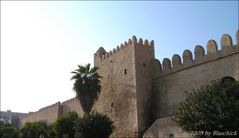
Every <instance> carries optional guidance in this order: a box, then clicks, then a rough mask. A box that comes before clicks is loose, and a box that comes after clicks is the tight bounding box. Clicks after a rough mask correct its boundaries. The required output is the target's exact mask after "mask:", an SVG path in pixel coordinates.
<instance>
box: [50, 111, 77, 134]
mask: <svg viewBox="0 0 239 138" xmlns="http://www.w3.org/2000/svg"><path fill="white" fill-rule="evenodd" d="M77 119H78V115H77V113H76V112H68V113H66V114H65V115H63V116H61V117H60V118H58V119H57V120H56V122H55V123H54V127H53V130H51V131H50V133H51V135H52V136H53V135H56V136H58V137H63V136H64V135H68V136H69V137H70V138H72V137H74V134H75V131H74V130H73V127H74V125H75V121H76V120H77Z"/></svg>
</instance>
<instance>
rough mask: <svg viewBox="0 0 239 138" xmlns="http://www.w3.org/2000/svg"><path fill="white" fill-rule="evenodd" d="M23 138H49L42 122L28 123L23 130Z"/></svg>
mask: <svg viewBox="0 0 239 138" xmlns="http://www.w3.org/2000/svg"><path fill="white" fill-rule="evenodd" d="M21 133H22V137H23V138H38V137H40V136H44V137H47V129H46V128H45V127H44V125H43V124H42V122H31V123H30V122H28V123H26V124H25V125H24V126H23V127H22V128H21Z"/></svg>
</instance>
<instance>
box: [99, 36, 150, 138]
mask: <svg viewBox="0 0 239 138" xmlns="http://www.w3.org/2000/svg"><path fill="white" fill-rule="evenodd" d="M153 59H154V42H153V41H151V42H150V43H149V42H148V40H145V41H143V40H142V39H141V38H140V39H139V40H138V41H137V39H136V37H135V36H133V37H132V39H129V40H128V42H125V43H124V44H121V45H120V46H117V48H116V49H115V48H114V49H113V51H110V52H107V51H105V50H104V48H102V47H100V48H99V50H98V51H97V52H96V53H95V54H94V64H95V66H97V67H99V70H98V71H99V74H100V75H101V76H102V77H103V78H102V80H101V85H102V90H101V94H100V96H99V99H98V101H97V102H96V103H95V105H94V110H97V111H99V112H103V113H105V114H107V115H108V116H110V117H111V118H112V119H113V121H114V124H115V126H116V131H115V132H114V133H113V135H112V137H114V136H117V137H138V136H142V134H143V133H144V131H145V130H146V129H147V128H148V126H149V125H150V123H151V120H150V113H151V93H152V92H151V91H152V68H153V67H152V61H153Z"/></svg>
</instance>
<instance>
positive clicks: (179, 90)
mask: <svg viewBox="0 0 239 138" xmlns="http://www.w3.org/2000/svg"><path fill="white" fill-rule="evenodd" d="M238 34H239V32H238V31H237V38H236V40H237V44H236V45H233V43H232V39H231V36H229V35H227V34H225V35H223V36H222V38H221V46H222V48H221V49H220V50H218V46H217V43H216V42H215V41H214V40H209V41H208V44H207V53H205V50H204V48H203V47H202V46H196V47H195V51H194V58H193V54H192V52H191V51H189V50H185V51H184V53H183V55H182V58H181V57H180V56H179V55H177V54H175V55H173V58H172V61H171V60H170V59H168V58H165V59H164V60H163V62H162V64H161V63H160V61H158V60H157V59H155V57H154V41H151V42H150V43H149V42H148V40H144V41H143V40H142V39H141V38H140V39H139V40H137V39H136V37H135V36H133V37H132V39H129V40H128V42H125V43H124V44H121V45H120V46H117V48H114V49H113V50H112V51H109V52H107V51H106V50H104V48H102V47H101V48H99V49H98V51H97V52H96V53H95V54H94V64H95V65H96V66H98V67H99V70H98V71H99V74H100V75H101V76H102V77H103V79H102V80H101V85H102V90H101V94H100V96H99V98H98V100H97V102H96V103H95V105H94V107H93V110H94V111H98V112H101V113H104V114H107V115H108V116H109V117H111V118H112V120H113V121H114V124H115V126H116V130H115V131H114V133H113V134H112V137H141V136H142V135H143V134H144V132H145V131H146V130H147V129H148V130H147V133H150V132H151V131H157V130H155V129H152V128H151V127H150V125H151V124H152V123H153V122H154V121H155V120H157V119H159V118H164V117H170V116H172V114H173V112H174V111H175V110H176V109H177V107H178V105H179V103H180V102H181V101H182V100H184V99H185V94H184V91H185V90H187V91H190V90H192V89H197V88H199V87H200V86H201V85H203V84H206V83H207V82H209V81H210V80H215V79H221V78H223V77H225V76H231V77H233V78H234V79H236V80H239V72H238V70H239V63H238V61H239V59H238V58H239V52H238V48H239V35H238ZM73 110H74V111H77V113H78V114H79V115H80V116H82V115H83V111H82V108H81V106H80V102H79V101H78V99H76V98H73V99H70V100H67V101H65V102H63V103H59V102H58V103H57V104H54V105H52V106H50V107H46V108H43V109H40V110H39V111H37V112H34V113H30V114H29V115H28V116H27V117H25V118H24V119H23V120H22V121H23V122H27V121H39V120H46V121H48V122H52V121H54V120H56V118H57V117H58V116H60V115H62V114H64V113H66V112H68V111H73ZM158 122H160V121H158ZM156 124H158V123H156ZM153 128H156V127H155V125H154V127H153Z"/></svg>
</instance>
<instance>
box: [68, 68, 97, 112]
mask: <svg viewBox="0 0 239 138" xmlns="http://www.w3.org/2000/svg"><path fill="white" fill-rule="evenodd" d="M97 70H98V67H92V68H91V67H90V64H87V65H86V66H81V65H78V69H76V70H75V71H73V72H72V73H73V74H74V75H73V76H72V78H71V80H75V82H74V86H73V90H74V91H75V92H76V95H77V97H78V98H79V99H80V103H81V106H82V108H83V111H84V112H85V113H89V112H90V111H91V109H92V107H93V104H94V101H95V100H97V98H98V94H99V93H100V90H101V85H100V80H99V79H100V78H101V76H99V74H98V73H97V72H96V71H97Z"/></svg>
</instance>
